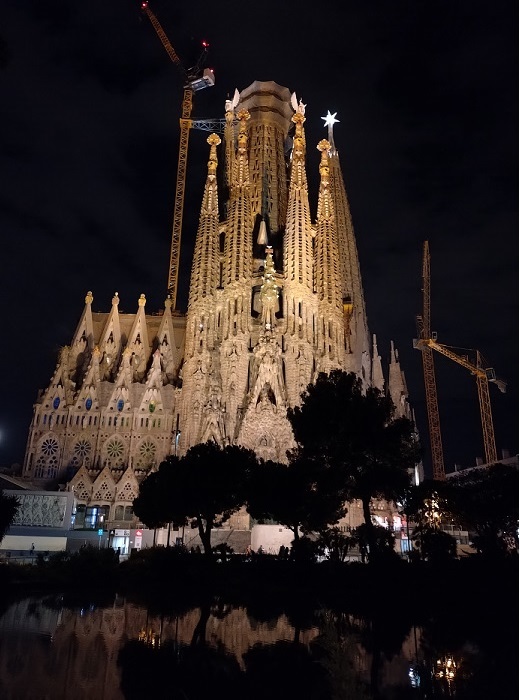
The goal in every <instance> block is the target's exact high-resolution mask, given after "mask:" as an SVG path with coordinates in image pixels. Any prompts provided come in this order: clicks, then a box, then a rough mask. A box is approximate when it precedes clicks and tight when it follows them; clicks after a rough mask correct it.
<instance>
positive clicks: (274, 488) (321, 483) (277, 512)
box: [247, 450, 346, 541]
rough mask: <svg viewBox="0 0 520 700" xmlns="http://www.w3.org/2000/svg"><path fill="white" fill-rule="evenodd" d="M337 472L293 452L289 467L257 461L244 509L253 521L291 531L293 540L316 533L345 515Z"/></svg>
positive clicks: (322, 462) (297, 452) (317, 460)
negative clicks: (269, 521) (254, 519)
mask: <svg viewBox="0 0 520 700" xmlns="http://www.w3.org/2000/svg"><path fill="white" fill-rule="evenodd" d="M337 477H338V472H337V471H334V470H332V469H328V468H327V465H326V463H325V462H324V461H323V460H322V459H315V458H312V457H310V458H307V457H306V455H305V454H304V453H303V452H301V451H299V450H295V451H294V452H293V453H292V454H291V459H290V461H289V464H287V465H286V464H279V463H277V462H271V461H267V462H261V463H260V464H258V465H257V466H256V468H255V469H254V471H253V473H252V477H251V482H250V485H249V488H248V498H247V509H248V512H249V513H250V514H251V515H252V517H253V518H256V519H257V520H265V519H269V518H270V519H273V520H275V521H276V522H278V523H280V524H281V525H285V527H288V528H289V529H290V530H292V532H293V535H294V539H295V541H298V539H299V537H300V531H302V532H304V533H307V534H308V533H311V532H319V531H321V530H323V529H325V528H326V527H327V526H328V525H330V524H335V523H337V522H338V520H339V519H340V518H341V517H342V516H343V515H344V514H345V511H346V508H345V500H344V499H343V498H342V497H341V489H340V488H339V486H340V484H339V482H338V480H337Z"/></svg>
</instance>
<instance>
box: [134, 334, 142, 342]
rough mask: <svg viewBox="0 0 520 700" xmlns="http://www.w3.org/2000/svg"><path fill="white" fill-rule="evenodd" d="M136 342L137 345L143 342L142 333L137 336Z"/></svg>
mask: <svg viewBox="0 0 520 700" xmlns="http://www.w3.org/2000/svg"><path fill="white" fill-rule="evenodd" d="M135 342H136V343H140V342H141V334H140V333H138V334H137V336H136V339H135Z"/></svg>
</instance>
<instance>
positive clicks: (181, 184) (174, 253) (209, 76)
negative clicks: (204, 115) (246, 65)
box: [141, 2, 215, 309]
mask: <svg viewBox="0 0 520 700" xmlns="http://www.w3.org/2000/svg"><path fill="white" fill-rule="evenodd" d="M141 9H142V10H143V12H144V13H145V14H146V16H147V17H148V19H149V20H150V22H151V24H152V26H153V28H154V29H155V31H156V33H157V36H158V37H159V39H160V40H161V43H162V45H163V46H164V48H165V49H166V52H167V54H168V56H169V57H170V59H171V61H172V63H174V64H175V65H176V66H177V67H178V68H179V69H180V71H181V73H182V75H183V78H184V93H183V98H182V110H181V118H180V120H179V122H180V141H179V157H178V160H177V179H176V185H175V201H174V206H173V224H172V240H171V246H170V264H169V267H168V294H169V295H170V298H171V300H172V306H173V309H176V308H177V290H178V284H179V266H180V254H181V236H182V220H183V212H184V193H185V190H186V169H187V163H188V146H189V137H190V129H191V127H192V125H193V122H192V120H191V112H192V108H193V93H194V92H197V91H198V90H202V89H204V88H206V87H211V86H212V85H214V84H215V78H214V75H213V71H212V70H211V69H209V68H206V69H205V70H203V71H202V68H201V62H202V61H201V59H202V56H204V55H205V53H206V52H207V44H206V43H203V46H204V51H203V54H202V56H201V58H200V59H199V61H198V63H197V65H196V66H195V67H194V68H192V69H190V70H189V71H186V70H185V69H184V66H183V64H182V62H181V60H180V58H179V56H178V55H177V53H176V51H175V49H174V48H173V46H172V45H171V43H170V41H169V40H168V37H167V36H166V33H165V32H164V30H163V28H162V26H161V24H160V22H159V20H158V19H157V17H156V16H155V15H154V13H153V12H152V11H151V10H150V8H149V7H148V2H142V3H141Z"/></svg>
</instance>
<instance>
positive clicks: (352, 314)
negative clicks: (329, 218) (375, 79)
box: [322, 111, 371, 381]
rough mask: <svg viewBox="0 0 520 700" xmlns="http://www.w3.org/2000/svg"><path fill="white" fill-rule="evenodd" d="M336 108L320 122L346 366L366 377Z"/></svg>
mask: <svg viewBox="0 0 520 700" xmlns="http://www.w3.org/2000/svg"><path fill="white" fill-rule="evenodd" d="M336 114H337V112H334V114H331V113H330V111H329V112H328V113H327V116H326V117H322V119H323V120H324V121H325V124H324V126H326V127H327V130H328V140H329V142H330V143H331V149H330V162H329V167H330V191H331V194H332V199H333V201H334V212H335V215H336V231H337V235H338V246H339V251H340V256H339V275H340V277H339V279H340V284H341V295H342V298H343V305H344V309H345V332H346V340H347V369H348V370H350V371H354V372H356V373H357V374H361V375H362V377H363V379H364V380H366V381H368V379H369V377H370V374H371V367H370V333H369V331H368V322H367V316H366V309H365V297H364V294H363V284H362V281H361V271H360V266H359V257H358V251H357V245H356V238H355V235H354V227H353V224H352V216H351V213H350V205H349V201H348V197H347V192H346V190H345V183H344V180H343V174H342V171H341V165H340V160H339V153H338V151H337V149H336V146H335V145H334V135H333V128H334V124H337V123H339V119H337V118H336Z"/></svg>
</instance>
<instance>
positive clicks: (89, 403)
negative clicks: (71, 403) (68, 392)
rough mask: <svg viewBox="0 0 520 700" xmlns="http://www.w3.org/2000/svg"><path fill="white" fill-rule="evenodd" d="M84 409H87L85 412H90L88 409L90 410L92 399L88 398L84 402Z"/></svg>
mask: <svg viewBox="0 0 520 700" xmlns="http://www.w3.org/2000/svg"><path fill="white" fill-rule="evenodd" d="M85 408H86V409H87V411H90V409H91V408H92V399H91V398H90V396H89V397H88V398H87V399H86V401H85Z"/></svg>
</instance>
